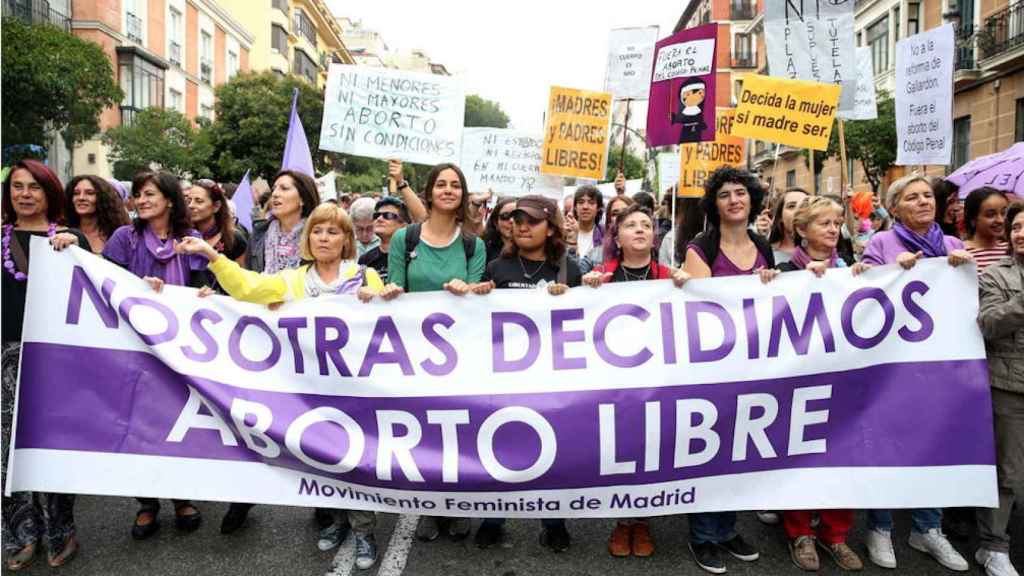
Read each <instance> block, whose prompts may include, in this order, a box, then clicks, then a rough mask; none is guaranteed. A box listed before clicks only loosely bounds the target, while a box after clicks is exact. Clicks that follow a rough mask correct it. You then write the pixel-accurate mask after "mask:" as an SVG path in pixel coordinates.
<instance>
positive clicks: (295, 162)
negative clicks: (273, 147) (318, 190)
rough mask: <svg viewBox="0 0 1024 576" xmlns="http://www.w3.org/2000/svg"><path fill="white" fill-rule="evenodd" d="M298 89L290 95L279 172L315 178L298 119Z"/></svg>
mask: <svg viewBox="0 0 1024 576" xmlns="http://www.w3.org/2000/svg"><path fill="white" fill-rule="evenodd" d="M298 103H299V89H298V88H296V89H295V92H294V93H293V94H292V115H291V118H289V120H288V140H287V141H285V143H284V158H282V159H281V170H295V171H296V172H302V173H303V174H308V175H309V177H310V178H316V173H315V172H313V155H312V154H310V153H309V142H308V141H307V140H306V132H305V130H303V129H302V120H300V119H299V110H298Z"/></svg>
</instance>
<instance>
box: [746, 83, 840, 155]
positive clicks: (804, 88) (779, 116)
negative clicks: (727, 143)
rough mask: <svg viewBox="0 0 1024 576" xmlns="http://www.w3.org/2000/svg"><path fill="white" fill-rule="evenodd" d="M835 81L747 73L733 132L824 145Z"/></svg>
mask: <svg viewBox="0 0 1024 576" xmlns="http://www.w3.org/2000/svg"><path fill="white" fill-rule="evenodd" d="M840 89H841V88H840V86H839V85H838V84H821V83H819V82H806V81H804V80H789V79H786V78H774V77H771V76H759V75H756V74H751V75H749V76H746V77H744V78H743V93H742V94H740V103H739V106H737V107H736V120H735V122H734V125H733V134H735V135H736V136H743V137H745V138H754V139H757V140H765V141H767V142H778V143H779V144H786V145H789V146H795V147H797V148H811V149H814V150H826V149H828V138H829V135H830V134H831V133H832V120H833V119H835V116H836V108H837V106H838V104H839V91H840Z"/></svg>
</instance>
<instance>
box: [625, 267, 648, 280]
mask: <svg viewBox="0 0 1024 576" xmlns="http://www.w3.org/2000/svg"><path fill="white" fill-rule="evenodd" d="M650 274H651V267H650V266H648V267H646V268H644V273H643V274H633V273H632V272H630V271H629V270H627V269H626V267H625V266H623V267H622V275H623V276H625V278H626V281H631V280H647V277H648V276H650Z"/></svg>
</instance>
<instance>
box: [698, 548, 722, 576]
mask: <svg viewBox="0 0 1024 576" xmlns="http://www.w3.org/2000/svg"><path fill="white" fill-rule="evenodd" d="M690 554H693V561H694V562H696V563H697V566H700V567H701V568H703V569H704V570H705V571H707V572H710V573H712V574H725V572H726V569H725V561H724V560H722V553H721V552H720V551H719V549H718V546H717V545H715V544H712V543H711V542H704V543H703V544H694V543H693V542H690Z"/></svg>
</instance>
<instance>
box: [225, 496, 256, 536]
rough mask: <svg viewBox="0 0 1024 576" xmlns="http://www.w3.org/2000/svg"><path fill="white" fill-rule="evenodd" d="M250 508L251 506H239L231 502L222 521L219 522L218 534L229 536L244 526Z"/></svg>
mask: <svg viewBox="0 0 1024 576" xmlns="http://www.w3.org/2000/svg"><path fill="white" fill-rule="evenodd" d="M251 508H252V504H239V503H237V502H233V503H232V504H231V506H228V511H227V514H224V519H223V520H221V521H220V533H221V534H231V533H233V532H235V531H237V530H238V529H239V528H241V527H242V526H244V525H245V520H246V518H248V517H249V510H250V509H251Z"/></svg>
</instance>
